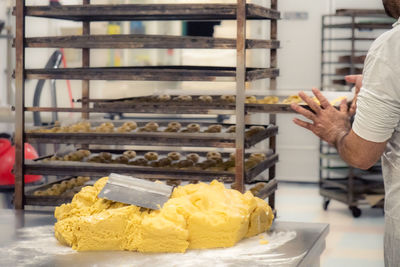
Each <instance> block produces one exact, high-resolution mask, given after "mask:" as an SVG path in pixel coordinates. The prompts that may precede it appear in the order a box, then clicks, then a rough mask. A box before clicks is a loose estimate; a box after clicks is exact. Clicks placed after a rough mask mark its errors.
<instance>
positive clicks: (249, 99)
mask: <svg viewBox="0 0 400 267" xmlns="http://www.w3.org/2000/svg"><path fill="white" fill-rule="evenodd" d="M244 102H245V103H246V104H256V103H257V98H256V97H255V96H253V95H252V96H248V97H246V100H245V101H244Z"/></svg>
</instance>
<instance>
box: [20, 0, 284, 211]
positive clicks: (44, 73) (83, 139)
mask: <svg viewBox="0 0 400 267" xmlns="http://www.w3.org/2000/svg"><path fill="white" fill-rule="evenodd" d="M25 2H26V1H25V0H20V1H16V7H15V9H14V12H13V13H14V15H15V16H16V38H15V49H16V55H17V56H16V70H15V75H14V76H15V80H16V134H15V141H16V161H15V162H16V168H15V177H16V182H15V201H14V204H15V207H16V208H17V209H23V208H24V205H25V204H27V199H25V194H24V181H23V177H24V174H26V173H38V174H42V175H46V174H48V175H50V174H51V175H57V176H62V175H68V176H69V175H71V174H72V172H73V173H80V174H82V175H83V174H85V175H91V174H96V175H97V176H101V175H107V174H108V173H109V172H110V171H116V172H122V173H129V174H131V173H132V172H130V169H129V171H127V170H128V168H130V167H132V168H133V167H136V166H120V165H118V164H116V165H115V166H114V164H87V163H77V162H62V164H59V163H53V162H52V163H51V164H49V163H46V164H44V163H43V162H40V161H29V160H26V161H25V160H24V151H23V149H22V148H23V144H24V142H25V141H27V140H29V141H30V142H38V143H63V142H66V141H67V140H66V139H67V138H68V142H70V143H74V144H84V145H85V146H87V147H88V148H89V149H90V146H91V144H93V142H96V143H97V142H100V141H102V144H104V143H108V144H109V143H110V142H111V141H112V142H113V144H114V141H115V140H118V142H119V143H130V142H139V141H138V140H140V139H136V138H135V139H129V137H130V136H131V135H130V134H127V135H125V136H124V137H126V139H124V137H122V136H118V139H116V136H115V135H107V134H104V135H101V138H100V137H99V138H97V137H98V136H92V135H91V134H92V133H90V134H85V133H70V134H69V133H68V135H66V134H58V135H57V134H49V135H42V134H39V133H38V134H36V133H25V123H24V122H25V121H24V118H25V113H26V112H32V111H41V112H43V111H53V112H81V113H82V118H83V119H85V120H87V119H90V114H91V113H94V112H110V110H107V109H106V108H104V109H100V108H95V107H92V104H91V99H90V94H89V92H90V90H94V88H92V89H90V80H141V81H144V80H147V81H199V82H200V81H235V82H236V103H235V107H234V109H233V110H232V111H234V112H231V113H233V114H235V115H236V133H235V134H234V135H232V136H231V135H230V136H223V138H222V139H223V140H229V142H228V143H229V146H230V147H232V146H233V141H235V142H234V144H235V145H234V147H235V148H236V163H235V166H236V167H235V168H236V171H235V173H234V174H233V173H221V174H218V175H217V173H214V174H213V173H206V172H203V173H201V175H198V174H196V173H194V172H191V171H190V170H180V171H174V170H170V171H166V170H163V172H159V171H158V170H157V169H156V168H143V170H141V173H142V175H143V177H145V178H153V177H155V176H156V177H162V175H164V177H168V176H169V175H170V174H174V175H175V179H178V178H177V177H178V176H179V179H185V180H194V179H196V180H197V178H199V179H200V180H204V179H208V180H209V179H213V178H221V177H224V175H225V177H227V178H229V179H231V181H233V180H234V186H235V188H236V189H238V190H239V191H241V192H243V191H244V183H245V182H247V181H248V179H250V178H249V177H251V179H252V178H254V177H255V176H257V175H258V174H259V173H261V172H263V171H265V170H266V169H268V178H266V179H264V180H265V181H266V182H267V185H266V187H265V188H266V189H264V190H263V194H264V195H263V196H265V197H266V196H269V198H268V202H269V204H270V205H271V207H272V208H273V209H274V207H275V194H274V191H275V189H276V181H275V180H274V178H275V163H276V161H277V158H278V157H277V155H276V154H275V152H276V151H275V150H276V138H275V134H276V133H274V134H271V133H272V132H274V131H275V130H271V131H270V132H269V133H266V135H264V136H259V137H257V136H254V137H253V140H252V141H250V143H249V140H246V138H245V112H246V111H245V83H246V82H247V81H253V80H258V79H269V89H270V90H275V89H276V88H277V83H276V77H277V76H278V75H279V70H278V69H277V49H278V48H279V41H278V40H277V20H278V19H279V18H280V13H279V12H278V11H277V0H271V2H270V8H267V7H262V6H259V5H254V4H247V3H246V0H238V1H237V3H236V4H146V5H139V4H133V5H91V4H90V0H82V4H81V5H65V6H59V7H54V6H26V5H25ZM27 16H31V17H41V18H48V19H64V20H72V21H79V22H82V26H83V31H82V35H79V36H64V37H58V36H52V37H40V38H37V37H29V38H26V33H25V18H26V17H27ZM135 20H139V21H142V20H152V21H162V20H181V21H182V20H200V21H209V20H235V21H236V22H237V36H236V38H232V39H229V38H205V37H186V36H160V35H157V36H155V35H135V34H128V35H116V36H104V35H91V33H90V24H91V22H94V21H135ZM247 20H269V21H270V31H269V32H270V38H269V39H270V40H250V39H249V40H246V21H247ZM28 47H30V48H37V47H41V48H54V47H57V48H61V47H62V48H76V49H81V50H82V66H81V68H64V69H54V70H48V69H26V68H25V48H28ZM96 48H110V49H114V48H131V49H132V48H135V49H136V48H182V49H184V48H209V49H213V48H223V49H236V51H237V64H236V67H234V68H229V67H203V66H150V67H148V66H147V67H138V66H131V67H116V68H106V67H91V64H90V50H91V49H96ZM255 48H258V49H259V48H262V49H269V54H270V60H269V66H268V67H267V68H251V67H248V66H246V49H255ZM25 79H79V80H82V97H81V98H82V102H81V107H77V108H53V107H27V106H26V105H25V99H24V96H25ZM132 90H134V89H132ZM117 110H118V112H124V111H128V110H129V108H127V109H125V108H117ZM117 110H116V111H117ZM147 112H151V113H156V114H160V113H164V112H165V110H163V109H162V108H156V109H153V110H151V111H149V110H148V111H147ZM257 112H258V110H257ZM264 112H265V111H264ZM176 113H181V114H182V113H183V114H185V113H191V112H187V110H181V111H180V112H179V111H176ZM199 113H201V112H199ZM269 124H271V125H276V115H274V114H271V115H270V119H269ZM273 127H275V126H273ZM268 129H275V128H268ZM268 131H269V130H267V131H266V132H268ZM146 134H147V133H146ZM152 134H153V136H152V137H151V138H150V139H148V142H149V143H150V140H151V142H152V144H154V143H155V142H156V143H157V144H160V145H161V144H163V145H167V144H169V145H171V144H174V145H175V146H181V145H182V143H181V140H182V138H180V139H179V142H176V141H175V140H176V139H177V138H176V137H174V138H175V139H174V143H171V140H170V139H168V138H164V139H163V137H162V136H157V135H158V134H160V135H161V134H164V133H151V134H150V135H152ZM201 136H203V135H201ZM201 136H200V135H199V136H192V137H193V138H192V139H186V140H184V141H182V142H184V143H185V144H188V143H189V142H194V141H195V139H194V138H196V139H197V138H198V137H199V138H201ZM204 136H205V135H204ZM266 136H270V137H269V139H268V140H269V148H270V149H271V150H272V151H273V155H272V156H271V157H272V158H273V160H271V161H269V162H264V163H260V164H259V165H258V166H256V167H254V168H253V169H251V170H249V171H246V170H245V168H244V159H245V148H246V147H248V146H251V145H252V144H253V143H254V144H255V143H257V142H258V141H260V140H262V139H265V138H266ZM94 137H96V138H94ZM119 137H121V138H119ZM136 137H138V135H136ZM179 137H181V136H179ZM209 137H210V140H211V139H212V138H214V141H209V140H207V138H208V136H207V138H205V139H203V140H207V141H198V142H197V144H201V146H213V147H214V146H218V145H216V143H218V142H220V141H221V140H219V141H218V139H221V136H218V135H213V136H209ZM141 138H144V139H142V140H145V138H147V137H145V136H142V137H141ZM257 138H259V140H257ZM90 140H96V141H90ZM106 140H107V141H106ZM110 140H111V141H110ZM215 140H217V142H215ZM224 142H225V141H224ZM252 142H253V143H252ZM271 157H269V158H267V160H266V161H268V159H270V158H271ZM85 164H86V165H85ZM136 171H138V168H136V169H135V173H136ZM206 174H207V175H206ZM196 175H197V176H196ZM213 175H214V176H213ZM170 178H172V179H173V177H172V176H170Z"/></svg>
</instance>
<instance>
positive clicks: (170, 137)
mask: <svg viewBox="0 0 400 267" xmlns="http://www.w3.org/2000/svg"><path fill="white" fill-rule="evenodd" d="M112 122H113V123H114V125H115V127H119V126H121V125H122V124H123V123H124V122H125V121H112ZM174 122H177V121H174ZM179 123H180V124H181V125H182V128H181V131H179V132H163V130H164V129H165V128H166V126H167V125H168V122H159V123H158V124H159V126H160V129H159V130H158V131H155V132H139V131H138V129H139V128H141V127H144V126H145V125H146V122H143V121H142V122H138V123H137V125H138V128H137V129H136V130H133V131H131V132H128V133H118V132H112V133H96V132H90V133H41V132H27V133H25V138H26V141H28V142H31V143H48V144H71V143H73V144H99V145H100V144H103V145H153V146H158V145H159V146H161V145H167V146H176V144H178V143H179V144H180V145H181V146H191V147H193V146H197V147H201V146H213V147H220V148H234V147H235V133H226V131H227V130H228V128H229V127H231V126H235V124H219V125H220V126H222V131H221V132H220V133H208V132H204V131H206V130H207V127H208V126H210V125H215V123H204V122H203V123H198V125H199V126H200V127H201V128H200V131H199V132H196V133H188V132H182V130H183V129H185V127H186V126H187V125H189V124H190V123H189V122H179ZM99 124H100V122H97V125H99ZM92 125H93V126H96V124H92ZM252 126H259V127H263V128H264V130H258V131H256V132H254V133H251V131H250V130H249V128H250V127H252ZM245 130H246V132H245V148H250V147H252V146H254V145H256V144H257V143H259V142H261V141H263V140H265V139H267V138H269V137H271V136H275V135H276V134H277V133H278V127H277V126H275V125H254V124H252V125H246V128H245Z"/></svg>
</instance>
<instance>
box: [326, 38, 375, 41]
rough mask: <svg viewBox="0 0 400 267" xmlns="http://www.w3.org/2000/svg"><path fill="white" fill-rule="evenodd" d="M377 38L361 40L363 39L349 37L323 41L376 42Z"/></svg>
mask: <svg viewBox="0 0 400 267" xmlns="http://www.w3.org/2000/svg"><path fill="white" fill-rule="evenodd" d="M375 39H376V38H361V37H356V38H352V37H347V38H325V39H324V40H323V41H352V40H354V41H374V40H375Z"/></svg>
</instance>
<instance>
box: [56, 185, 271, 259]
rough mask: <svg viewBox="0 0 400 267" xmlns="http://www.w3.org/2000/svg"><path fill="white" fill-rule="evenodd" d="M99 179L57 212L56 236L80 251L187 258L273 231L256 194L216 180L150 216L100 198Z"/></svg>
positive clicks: (185, 191) (178, 191)
mask: <svg viewBox="0 0 400 267" xmlns="http://www.w3.org/2000/svg"><path fill="white" fill-rule="evenodd" d="M107 179H108V178H107V177H104V178H101V179H99V180H98V181H97V182H96V183H95V184H94V186H87V187H84V188H82V190H81V191H80V192H79V193H77V194H76V195H75V196H74V198H73V200H72V202H71V203H69V204H63V205H61V206H59V207H57V208H56V210H55V217H56V218H57V223H56V224H55V226H54V228H55V236H56V238H57V239H58V240H59V241H60V242H61V243H63V244H65V245H68V246H71V247H72V248H73V249H75V250H78V251H87V250H130V251H140V252H185V251H186V250H187V249H188V248H190V249H206V248H218V247H231V246H234V245H235V244H236V243H237V242H238V241H239V240H241V239H242V238H244V237H251V236H254V235H257V234H259V233H261V232H264V231H266V230H268V229H269V228H270V226H271V224H272V221H273V217H274V216H273V213H272V210H271V208H270V207H269V206H268V204H267V203H266V202H265V201H264V200H262V199H259V198H257V197H254V196H253V195H252V194H251V192H246V193H245V194H241V193H240V192H239V191H236V190H232V189H226V188H225V187H224V185H223V184H222V183H220V182H218V181H216V180H214V181H212V182H211V183H210V184H205V183H198V184H188V185H185V186H179V187H176V188H175V189H174V192H173V194H172V196H171V198H170V199H169V200H168V202H166V203H165V204H164V206H163V208H162V209H160V210H157V211H153V210H144V209H141V208H139V207H136V206H133V205H127V204H123V203H118V202H113V201H110V200H105V199H101V198H98V197H97V194H98V193H99V192H100V191H101V189H102V188H103V187H104V185H105V183H106V182H107Z"/></svg>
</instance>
